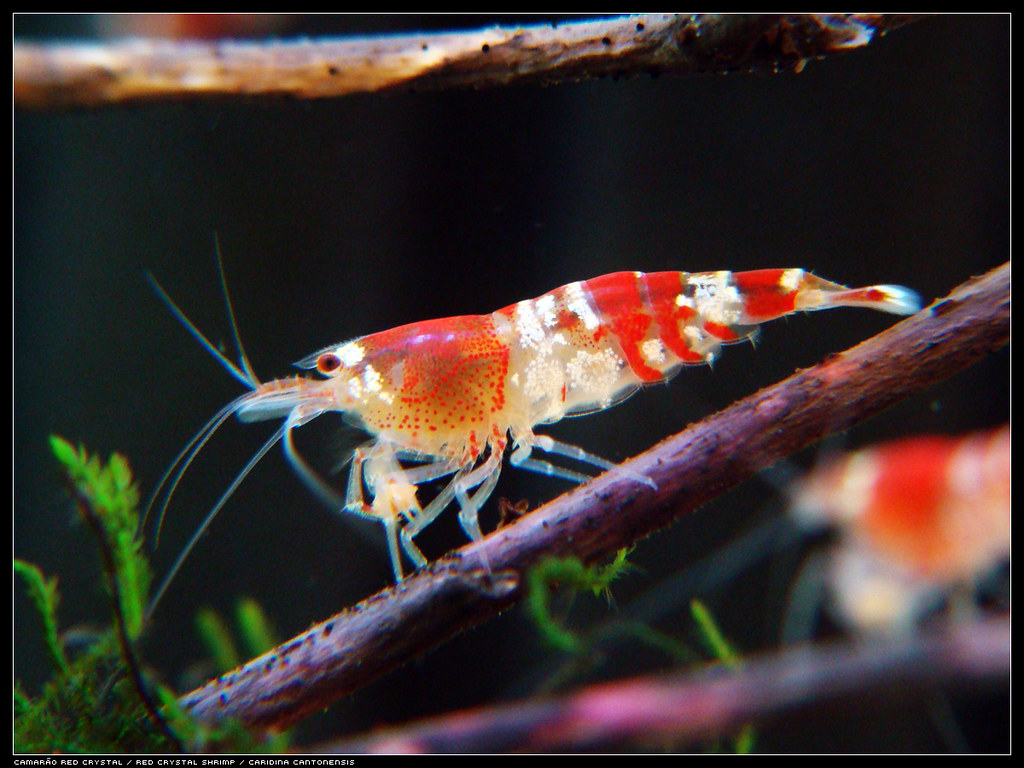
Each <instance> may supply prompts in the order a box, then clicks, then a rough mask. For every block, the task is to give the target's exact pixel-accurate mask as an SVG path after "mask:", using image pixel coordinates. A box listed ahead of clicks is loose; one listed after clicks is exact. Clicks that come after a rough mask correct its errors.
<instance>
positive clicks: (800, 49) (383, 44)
mask: <svg viewBox="0 0 1024 768" xmlns="http://www.w3.org/2000/svg"><path fill="white" fill-rule="evenodd" d="M913 18H914V17H910V16H884V15H880V14H790V15H778V14H775V15H750V16H744V15H725V16H720V15H708V14H690V15H680V14H643V15H635V16H624V17H617V18H612V19H599V20H585V21H574V22H568V23H563V24H543V25H540V24H538V25H531V26H525V27H492V28H489V29H482V30H471V31H464V32H450V33H431V34H425V33H415V34H397V35H381V36H374V37H352V38H346V39H332V40H318V41H310V40H295V41H284V42H279V41H272V42H266V41H259V42H255V41H252V42H250V41H246V42H237V41H219V42H200V41H174V40H156V39H128V40H116V41H104V42H96V43H45V44H31V43H15V45H14V102H15V105H16V106H22V107H35V108H51V107H66V106H101V105H114V104H123V103H130V102H139V101H153V100H166V99H182V98H195V97H199V96H254V95H261V96H289V97H293V98H303V99H312V98H324V97H336V96H343V95H347V94H352V93H365V92H376V91H385V90H391V89H401V88H406V89H427V88H429V89H440V88H453V87H474V88H479V87H490V86H497V85H510V84H513V83H527V82H545V83H553V82H560V81H565V80H578V79H580V78H586V77H603V76H622V75H634V74H654V73H672V74H695V73H704V72H733V71H741V70H754V69H759V70H767V71H778V70H780V69H797V70H799V69H802V68H803V66H804V63H805V62H806V61H807V60H809V59H813V58H820V57H823V56H826V55H829V54H833V53H836V52H841V51H845V50H848V49H851V48H857V47H860V46H862V45H865V44H867V43H868V42H870V41H871V39H872V38H873V36H874V35H875V34H876V33H878V34H884V33H885V32H886V31H888V30H890V29H893V28H895V27H897V26H900V25H902V24H905V23H906V22H907V21H909V20H911V19H913Z"/></svg>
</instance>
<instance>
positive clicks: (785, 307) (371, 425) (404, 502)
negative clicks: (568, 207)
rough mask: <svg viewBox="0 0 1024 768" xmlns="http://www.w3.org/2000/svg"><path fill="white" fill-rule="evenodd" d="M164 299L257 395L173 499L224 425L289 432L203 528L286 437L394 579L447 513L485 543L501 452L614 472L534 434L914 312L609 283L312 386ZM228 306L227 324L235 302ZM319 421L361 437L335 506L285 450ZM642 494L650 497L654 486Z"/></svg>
mask: <svg viewBox="0 0 1024 768" xmlns="http://www.w3.org/2000/svg"><path fill="white" fill-rule="evenodd" d="M158 288H159V287H158ZM160 293H161V295H162V296H163V297H164V299H165V300H166V301H167V302H168V303H169V304H170V305H171V307H172V310H173V311H174V312H175V314H176V315H177V316H178V317H179V318H180V319H181V320H182V321H183V322H185V323H186V325H187V326H188V327H189V329H190V331H191V332H192V333H193V334H194V335H196V336H197V338H199V339H200V341H201V342H202V343H203V344H204V346H205V347H206V348H207V349H208V350H209V351H211V352H212V353H213V354H215V355H216V356H217V357H218V359H220V361H221V363H222V364H224V365H225V366H226V367H227V368H228V370H229V371H231V372H232V374H233V375H235V376H236V378H239V380H241V381H245V382H246V383H247V384H248V385H249V386H251V387H252V390H253V391H252V392H250V393H249V394H247V395H244V396H243V397H241V398H239V399H238V400H236V401H234V402H233V403H232V404H230V405H229V406H227V407H226V408H224V409H222V411H221V412H220V413H219V414H218V415H217V416H216V417H215V418H214V419H213V420H212V421H211V422H209V423H208V424H207V426H206V427H205V428H204V429H203V430H202V431H201V432H200V433H199V434H198V435H197V436H196V438H194V439H193V441H192V442H191V443H190V444H189V446H188V447H187V448H186V450H184V451H183V452H182V453H181V455H180V456H179V457H178V461H176V462H175V465H174V466H172V468H171V470H168V473H167V475H166V476H165V480H168V479H170V478H171V472H172V471H173V470H174V467H175V466H177V467H178V469H177V472H176V473H175V474H174V475H173V480H171V481H170V484H169V485H168V495H169V493H170V492H173V489H174V487H175V486H176V485H177V482H178V480H179V479H180V477H181V475H182V474H183V472H184V470H185V468H186V467H187V466H188V464H189V463H190V462H191V460H192V459H193V458H194V456H195V454H196V453H197V452H198V450H199V449H200V448H201V447H202V446H203V445H204V444H205V443H206V441H207V440H208V439H209V437H210V436H211V435H212V433H213V431H215V430H216V429H217V427H219V426H220V424H221V423H223V421H224V420H225V419H226V418H227V416H228V415H230V414H231V413H234V414H236V415H237V416H238V417H239V418H240V419H242V420H243V421H258V420H263V419H273V418H284V424H283V425H282V426H281V428H280V429H279V430H278V431H277V432H276V433H275V435H274V436H273V437H271V439H270V440H269V441H268V442H267V443H266V444H265V445H264V446H263V448H261V450H260V452H259V453H258V454H257V456H256V457H254V458H253V460H252V461H250V462H249V464H248V465H247V466H246V467H245V469H244V470H243V472H242V473H241V474H240V475H239V477H238V478H237V479H236V480H235V482H234V483H233V484H232V486H231V487H230V488H229V489H228V491H227V492H226V493H225V494H224V495H223V496H222V497H221V499H220V500H219V501H218V503H217V505H216V506H215V508H214V509H213V510H212V511H211V513H210V514H209V515H208V517H207V521H206V522H205V523H204V525H203V529H205V526H206V525H208V523H209V520H210V519H212V516H213V515H214V514H216V512H217V511H218V510H219V509H220V507H221V506H222V505H223V503H224V502H225V501H226V499H227V497H228V496H229V495H230V493H231V492H232V491H233V490H234V488H235V487H236V486H237V484H238V482H240V481H241V479H242V478H243V477H244V476H245V474H246V473H247V472H248V471H249V470H251V468H252V467H253V466H254V464H255V463H256V461H258V460H259V457H261V456H262V455H263V454H264V453H266V451H267V450H268V449H269V448H270V446H271V445H273V444H274V443H275V442H277V441H278V440H281V439H282V438H284V439H283V443H284V446H285V451H286V453H287V455H288V457H289V459H290V461H291V463H292V465H293V466H294V467H295V468H296V469H297V470H298V471H299V473H300V475H301V476H302V477H303V479H304V480H305V481H306V482H307V483H308V484H309V485H310V486H311V487H312V488H313V489H314V490H315V491H316V492H317V493H318V495H320V496H321V497H323V498H325V499H327V500H328V501H329V502H331V503H335V504H337V505H338V506H340V507H342V508H344V509H345V510H347V511H349V512H353V513H356V514H359V515H363V516H367V517H370V518H373V519H376V520H379V521H380V522H381V523H383V525H384V527H385V529H386V531H387V536H388V543H389V550H390V553H391V559H392V566H393V570H394V576H395V579H396V580H401V578H402V576H403V570H402V565H401V557H400V553H399V544H398V542H399V540H400V541H401V546H402V549H403V550H404V551H405V553H406V555H407V556H408V557H409V559H410V560H411V561H412V562H413V563H414V564H415V565H416V566H417V567H419V566H422V565H424V564H426V562H427V559H426V557H424V555H423V554H422V553H421V552H420V550H419V549H418V548H417V547H416V545H415V544H414V543H413V537H414V536H415V535H416V534H417V533H418V532H419V531H421V530H423V528H424V527H426V526H427V525H429V524H430V522H431V521H432V520H434V519H435V518H436V517H437V515H439V514H440V513H441V512H442V511H443V510H444V509H445V508H446V507H448V506H449V505H450V504H451V503H452V502H453V501H454V502H457V503H458V506H459V508H460V512H459V521H460V523H461V524H462V527H463V528H464V530H465V531H466V534H467V535H468V536H469V537H470V538H471V539H474V540H475V539H479V538H480V537H481V531H480V526H479V523H478V522H477V513H478V511H479V509H480V507H481V506H482V505H483V503H484V502H485V501H486V500H487V498H488V496H489V495H490V494H491V492H492V491H493V489H494V486H495V484H496V483H497V480H498V475H499V473H500V471H501V465H502V460H503V457H504V453H505V449H506V447H507V446H508V444H509V442H511V443H512V446H513V449H512V451H511V453H510V461H511V463H512V464H513V465H515V466H519V467H522V468H525V469H529V470H532V471H535V472H540V473H544V474H548V475H553V476H556V477H561V478H564V479H567V480H571V481H574V482H582V481H585V480H588V479H589V475H586V474H583V473H581V472H577V471H575V470H572V469H568V468H565V467H561V466H559V465H557V464H553V463H551V462H549V461H547V460H544V459H540V458H537V457H535V456H533V455H532V452H533V450H534V449H540V450H541V451H543V452H545V453H548V454H553V455H560V456H564V457H568V458H571V459H573V460H576V461H579V462H582V463H583V464H589V465H590V466H593V467H595V468H597V469H610V468H612V467H614V466H615V465H614V464H613V463H612V462H610V461H607V460H605V459H602V458H600V457H598V456H595V455H593V454H591V453H588V452H587V451H585V450H583V449H582V448H578V447H576V446H572V445H567V444H565V443H561V442H558V441H556V440H554V439H553V438H551V437H549V436H546V435H538V434H536V433H535V432H534V427H536V426H537V425H539V424H547V423H551V422H555V421H558V420H559V419H561V418H563V417H565V416H569V415H573V414H583V413H589V412H593V411H597V410H601V409H604V408H607V407H609V406H611V405H614V404H615V403H618V402H621V401H622V400H624V399H625V398H626V397H628V396H629V395H631V394H632V393H633V392H635V391H636V390H637V389H639V388H640V387H642V386H643V385H645V384H650V383H653V382H658V381H664V380H666V379H667V378H669V377H670V376H672V375H673V374H674V373H676V372H677V371H678V370H679V369H680V368H681V367H682V366H684V365H696V364H700V363H710V362H711V361H712V360H713V359H714V358H715V356H716V355H717V354H718V351H719V349H720V348H721V346H722V345H723V344H733V343H736V342H739V341H741V340H743V339H748V338H750V337H751V336H752V335H753V334H754V333H755V331H756V330H757V327H758V325H759V324H760V323H762V322H765V321H767V320H772V319H774V318H777V317H782V316H784V315H788V314H791V313H793V312H797V311H808V310H817V309H827V308H829V307H838V306H862V307H868V308H871V309H878V310H881V311H884V312H891V313H894V314H911V313H913V312H915V311H917V309H918V307H919V301H918V299H917V296H916V295H915V294H914V293H913V292H912V291H910V290H908V289H906V288H901V287H899V286H891V285H876V286H870V287H867V288H855V289H850V288H846V287H844V286H841V285H838V284H836V283H830V282H828V281H826V280H822V279H821V278H819V277H816V276H814V275H811V274H809V273H808V272H805V271H804V270H802V269H766V270H758V271H754V272H735V273H734V272H697V273H687V272H655V273H649V274H645V273H642V272H616V273H613V274H608V275H603V276H601V277H597V278H593V279H591V280H584V281H581V282H575V283H569V284H568V285H564V286H562V287H560V288H556V289H555V290H553V291H550V292H549V293H546V294H544V295H543V296H540V297H539V298H536V299H528V300H524V301H520V302H518V303H516V304H512V305H510V306H507V307H505V308H503V309H499V310H498V311H496V312H493V313H491V314H487V315H464V316H459V317H448V318H442V319H437V320H426V321H423V322H417V323H411V324H409V325H404V326H401V327H399V328H393V329H391V330H386V331H381V332H379V333H373V334H370V335H368V336H362V337H359V338H356V339H352V340H350V341H346V342H344V343H341V344H336V345H333V346H330V347H327V348H325V349H321V350H320V351H318V352H316V353H314V354H312V355H309V356H308V357H305V358H303V359H302V360H300V361H299V362H298V363H296V365H297V366H298V367H300V368H304V369H308V370H313V369H315V371H316V372H317V373H318V374H320V377H321V378H306V377H302V376H300V377H295V378H287V379H278V380H274V381H269V382H264V383H260V382H259V381H258V380H256V377H255V375H254V374H252V372H251V367H250V366H249V365H248V362H247V361H246V359H245V356H244V353H242V351H241V345H240V344H239V354H240V356H241V358H242V365H241V366H235V365H234V364H233V363H231V362H230V361H228V360H226V359H225V358H224V356H223V355H222V354H220V353H219V352H218V351H217V350H216V348H215V347H214V346H213V345H211V344H210V343H209V342H207V341H206V339H205V338H204V337H203V336H202V335H201V334H200V333H199V332H198V330H196V329H195V327H194V326H192V325H191V323H189V322H188V320H187V319H186V318H185V316H184V314H183V313H182V312H181V311H180V310H179V309H178V308H177V307H176V306H175V305H174V304H173V302H172V301H171V300H170V298H169V297H168V296H167V295H166V293H164V292H163V290H162V289H160ZM225 295H226V291H225ZM228 306H229V311H230V301H228ZM232 325H234V320H233V319H232ZM236 336H237V334H236ZM327 411H340V412H343V413H344V414H345V415H346V417H347V418H348V419H349V420H350V421H353V422H355V423H358V424H359V425H360V426H361V427H362V428H363V429H365V430H366V432H368V433H369V435H370V439H369V441H368V442H367V443H365V444H364V445H363V446H361V447H360V448H358V449H356V451H355V454H354V456H353V461H352V467H351V470H350V473H349V481H348V484H347V487H346V490H345V493H344V496H343V497H342V496H341V495H340V494H338V493H336V492H334V491H332V489H331V488H330V486H329V485H327V484H326V482H324V481H323V480H322V479H320V478H319V477H318V476H317V475H316V474H315V473H314V472H313V471H312V469H311V468H310V467H309V465H308V464H306V462H305V461H304V460H303V459H302V457H301V456H299V454H298V453H297V452H296V451H295V448H294V445H293V443H292V441H291V430H292V429H294V428H295V427H297V426H300V425H302V424H305V423H306V422H308V421H310V420H311V419H314V418H316V417H317V416H319V415H321V414H323V413H325V412H327ZM445 477H450V479H449V480H448V482H447V484H446V485H445V487H444V488H443V490H442V491H441V492H440V493H439V494H438V495H437V496H436V497H434V498H433V499H432V500H430V502H429V503H428V504H427V505H426V506H422V505H421V502H420V500H419V498H418V494H417V491H418V488H419V486H420V485H422V484H423V483H427V482H430V481H433V480H438V479H440V478H445ZM636 479H637V481H638V482H643V483H647V484H650V485H653V483H652V482H651V481H650V480H649V479H648V478H645V477H636ZM161 485H163V483H162V484H161ZM158 490H159V489H158ZM166 503H167V499H166V497H165V500H164V504H163V506H164V507H166ZM193 541H194V540H193ZM190 547H191V544H190V545H189V548H190ZM186 551H187V550H186ZM183 557H184V554H183V556H182V558H183ZM182 558H179V563H180V559H182Z"/></svg>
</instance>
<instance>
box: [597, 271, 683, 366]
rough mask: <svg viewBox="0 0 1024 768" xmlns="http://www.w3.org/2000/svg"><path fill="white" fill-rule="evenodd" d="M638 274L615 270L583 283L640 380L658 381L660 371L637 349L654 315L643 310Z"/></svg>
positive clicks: (645, 336)
mask: <svg viewBox="0 0 1024 768" xmlns="http://www.w3.org/2000/svg"><path fill="white" fill-rule="evenodd" d="M638 275H641V273H639V272H615V273H613V274H611V275H602V276H601V277H596V278H594V279H593V280H587V281H586V282H585V285H586V287H587V290H589V291H590V295H591V296H593V298H594V306H595V307H596V308H597V312H598V315H599V316H600V317H601V322H602V326H603V327H604V328H606V329H607V330H608V331H610V332H611V333H613V334H615V336H616V337H617V338H618V339H619V344H620V346H621V347H622V353H623V354H624V355H625V357H626V362H628V363H629V367H630V368H632V369H633V373H635V374H636V375H637V376H638V377H639V378H640V379H641V380H643V381H660V380H661V379H663V378H664V376H663V374H662V373H661V371H659V370H657V369H656V368H652V367H651V366H649V365H648V364H647V362H646V361H645V360H644V357H643V353H642V352H641V350H640V344H641V343H642V342H643V341H644V340H645V339H646V338H647V330H648V329H649V328H650V327H651V323H652V322H654V318H652V317H651V316H650V315H649V314H647V313H646V312H645V311H644V306H645V302H644V298H643V296H642V295H641V293H640V282H639V280H638V279H637V276H638Z"/></svg>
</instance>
